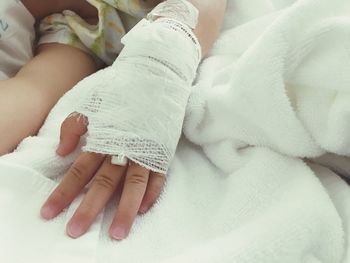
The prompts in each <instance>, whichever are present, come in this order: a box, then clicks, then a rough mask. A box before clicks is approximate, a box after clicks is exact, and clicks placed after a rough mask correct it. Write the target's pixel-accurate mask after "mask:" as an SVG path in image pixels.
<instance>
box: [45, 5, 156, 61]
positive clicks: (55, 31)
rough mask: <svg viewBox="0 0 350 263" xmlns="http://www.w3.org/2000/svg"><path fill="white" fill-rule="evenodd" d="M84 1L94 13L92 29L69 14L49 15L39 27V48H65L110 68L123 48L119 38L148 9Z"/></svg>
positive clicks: (68, 12)
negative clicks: (95, 20) (95, 19)
mask: <svg viewBox="0 0 350 263" xmlns="http://www.w3.org/2000/svg"><path fill="white" fill-rule="evenodd" d="M86 1H87V2H89V3H90V4H91V5H92V6H94V7H95V8H96V9H97V11H98V20H99V21H98V23H97V24H96V25H91V24H89V23H87V22H86V21H84V20H83V19H82V18H81V17H80V16H79V15H77V14H76V13H74V12H73V11H70V10H66V11H63V12H62V13H61V14H53V15H50V16H48V17H46V18H44V19H43V20H42V21H41V23H40V26H39V34H40V40H39V44H43V43H62V44H67V45H70V46H73V47H76V48H80V49H82V50H84V51H85V52H88V53H89V54H91V55H93V56H94V58H97V60H100V62H101V61H102V62H104V63H105V64H107V65H111V64H112V63H113V62H114V60H115V59H116V57H117V56H118V54H119V53H120V51H121V49H122V48H123V45H122V44H121V41H120V40H121V38H122V37H123V36H124V35H125V34H126V32H128V31H129V30H130V29H131V28H132V27H133V26H134V25H135V24H136V23H137V22H139V21H140V20H141V19H142V18H144V17H145V16H146V15H147V13H148V12H150V11H151V9H152V8H148V9H146V8H144V7H142V6H141V4H140V1H141V0H86Z"/></svg>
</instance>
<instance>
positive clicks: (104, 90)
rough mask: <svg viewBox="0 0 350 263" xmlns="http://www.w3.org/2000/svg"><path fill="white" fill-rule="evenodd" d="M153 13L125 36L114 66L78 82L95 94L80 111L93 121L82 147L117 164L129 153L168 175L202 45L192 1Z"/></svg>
mask: <svg viewBox="0 0 350 263" xmlns="http://www.w3.org/2000/svg"><path fill="white" fill-rule="evenodd" d="M165 6H166V8H163V7H165ZM171 6H174V10H173V11H171V10H172V8H171ZM179 6H182V7H181V8H182V9H183V10H182V12H181V15H180V16H178V17H177V16H176V15H175V13H176V12H177V11H179ZM161 10H165V13H163V12H162V11H161ZM154 11H155V12H154V13H153V12H151V13H150V14H149V16H148V17H149V18H148V19H143V20H142V21H141V22H139V23H138V24H137V25H136V26H135V27H134V28H133V29H132V30H131V31H130V32H129V33H128V34H127V35H125V36H124V38H123V39H122V43H123V44H124V45H125V47H124V49H123V50H122V52H121V53H120V55H119V56H118V58H117V60H116V61H115V62H114V63H113V65H112V66H110V67H108V68H106V69H104V70H101V71H99V72H97V73H95V74H94V75H92V76H90V77H88V78H86V79H85V80H83V81H81V82H80V83H79V84H78V85H84V86H89V87H90V89H89V90H90V91H91V92H89V94H88V95H87V96H86V97H84V98H83V99H82V103H80V104H79V105H78V106H77V109H76V111H77V112H79V113H81V114H84V115H85V116H87V117H88V121H89V126H88V134H87V137H86V145H85V146H84V147H83V151H88V152H95V153H102V154H108V155H112V156H114V159H118V160H119V161H118V163H119V162H122V160H123V158H124V157H125V158H128V159H129V160H132V161H134V162H136V163H138V164H140V165H142V166H143V167H145V168H147V169H150V170H152V171H154V172H159V173H164V174H165V173H166V172H167V170H168V168H169V165H170V162H171V160H172V158H173V156H174V154H175V150H176V147H177V144H178V141H179V138H180V135H181V131H182V124H183V120H184V115H185V108H186V105H187V101H188V98H189V95H190V91H191V86H192V83H193V80H194V78H195V75H196V71H197V68H198V65H199V63H200V60H201V47H200V45H199V42H198V40H197V38H196V36H195V35H194V33H193V32H192V30H191V27H195V26H196V23H197V22H196V21H197V19H198V10H197V9H196V8H195V7H194V6H193V5H192V4H190V3H188V2H187V1H184V0H171V1H166V2H164V3H162V4H160V5H159V6H158V8H157V7H156V8H155V9H154ZM172 13H173V15H171V14H172ZM167 16H169V17H167ZM188 16H189V17H188ZM156 17H160V18H158V19H156V20H154V18H156ZM89 87H86V88H89ZM116 157H118V158H116ZM112 163H113V162H112Z"/></svg>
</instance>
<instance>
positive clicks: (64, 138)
mask: <svg viewBox="0 0 350 263" xmlns="http://www.w3.org/2000/svg"><path fill="white" fill-rule="evenodd" d="M87 125H88V120H87V117H86V116H84V115H82V114H80V113H77V112H73V113H72V114H70V115H69V116H68V117H67V118H66V119H65V120H64V122H63V123H62V125H61V135H60V143H59V146H58V148H57V150H56V153H57V154H58V155H60V156H66V155H68V154H70V153H71V152H73V151H74V149H75V148H76V147H77V145H78V144H79V141H80V137H81V136H82V135H84V134H85V133H86V132H87Z"/></svg>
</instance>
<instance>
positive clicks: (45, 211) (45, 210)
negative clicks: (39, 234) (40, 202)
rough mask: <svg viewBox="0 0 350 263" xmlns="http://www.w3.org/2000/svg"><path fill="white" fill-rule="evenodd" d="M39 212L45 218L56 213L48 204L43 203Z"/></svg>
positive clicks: (52, 216) (49, 217) (50, 217)
mask: <svg viewBox="0 0 350 263" xmlns="http://www.w3.org/2000/svg"><path fill="white" fill-rule="evenodd" d="M40 214H41V216H42V217H43V218H45V219H52V218H54V217H55V215H56V210H55V209H54V208H53V207H51V206H49V205H44V206H43V207H42V208H41V211H40Z"/></svg>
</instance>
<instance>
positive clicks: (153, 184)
mask: <svg viewBox="0 0 350 263" xmlns="http://www.w3.org/2000/svg"><path fill="white" fill-rule="evenodd" d="M189 2H191V3H192V4H193V5H194V6H195V7H196V8H197V9H198V10H199V14H200V16H199V23H198V24H197V27H196V28H195V30H194V33H195V35H196V36H197V38H198V39H199V42H200V46H201V48H202V54H203V55H205V54H206V53H207V52H208V50H209V49H210V47H211V46H212V44H213V42H214V41H215V39H216V37H217V35H218V33H219V29H220V26H221V24H222V20H223V14H224V10H225V7H226V0H218V1H211V0H192V1H189ZM165 23H166V22H165ZM175 23H176V22H175ZM157 26H160V27H162V26H164V25H157ZM165 28H167V26H165ZM161 30H163V28H162V29H161ZM175 31H176V32H178V33H179V35H176V34H177V33H176V32H175V33H174V32H172V33H170V35H171V34H173V36H174V37H173V36H171V37H172V38H170V39H167V41H168V42H171V41H172V40H175V42H176V38H177V37H180V38H183V39H184V42H183V43H184V44H185V46H186V47H189V46H191V45H192V44H193V43H192V40H189V39H188V38H187V33H186V34H185V35H186V36H185V37H184V35H182V34H183V32H182V31H181V29H179V27H177V28H176V29H175ZM180 31H181V32H180ZM151 32H153V31H151ZM134 34H135V35H136V34H137V32H134ZM146 36H147V35H146ZM150 36H154V37H157V34H155V35H150ZM164 37H165V34H164ZM160 38H161V37H160ZM130 41H131V40H130ZM142 41H146V42H147V43H149V45H152V37H148V38H147V37H145V38H143V39H142ZM148 41H149V42H148ZM154 41H156V40H154ZM161 41H162V40H161ZM171 43H172V42H171ZM191 43H192V44H191ZM140 46H142V44H139V46H138V47H140ZM168 46H169V47H170V46H171V45H168ZM126 47H128V44H126ZM138 47H135V50H136V51H138V52H141V53H142V52H144V53H142V54H141V57H146V58H152V57H151V55H154V53H151V52H150V50H149V53H150V54H147V52H148V49H147V46H144V47H145V49H144V50H142V49H138ZM194 49H195V48H194V47H191V48H190V49H189V50H194ZM186 50H187V49H186ZM186 50H184V47H181V46H176V43H174V47H173V49H172V50H170V52H171V53H172V54H178V53H179V52H184V53H183V54H182V56H184V54H186V52H187V51H186ZM133 51H134V50H131V51H130V49H128V50H127V51H125V52H126V54H127V55H125V54H121V57H120V58H118V59H117V60H116V62H115V64H116V65H115V66H116V67H117V68H114V67H113V66H112V67H110V68H109V69H107V70H104V71H100V72H98V73H96V74H94V75H93V76H92V77H89V78H88V79H86V80H85V81H83V82H81V83H82V84H81V85H94V84H91V83H99V82H100V81H101V79H103V80H104V83H105V84H106V85H112V86H114V85H115V87H112V90H114V91H116V92H118V91H119V90H121V92H124V91H125V89H124V88H132V86H133V84H137V83H132V81H133V79H134V78H136V76H137V77H139V76H138V75H137V74H136V73H134V72H133V71H131V68H132V67H131V68H130V71H129V72H124V73H126V74H127V75H128V76H127V77H126V79H127V80H126V83H128V86H127V87H123V86H122V85H123V84H122V83H121V82H123V81H124V82H125V79H123V78H120V79H119V78H118V77H116V78H114V73H115V74H121V73H120V71H118V70H121V69H124V70H125V68H122V67H123V66H120V64H118V62H119V61H123V59H124V60H126V59H127V58H128V55H129V56H130V57H131V59H132V58H134V57H135V56H134V54H133V53H132V52H133ZM128 52H130V53H131V55H130V53H128ZM122 53H123V52H122ZM155 56H156V55H155ZM191 57H192V56H191ZM194 57H196V56H194ZM184 58H185V59H186V57H184ZM120 59H121V60H120ZM171 59H173V61H174V59H175V60H176V58H174V56H173V57H171ZM195 60H197V59H195ZM173 61H171V62H173ZM128 62H129V63H130V61H128ZM147 62H149V63H150V65H152V63H158V62H159V60H157V57H155V59H154V60H150V61H146V65H147ZM161 62H166V61H162V60H161ZM184 63H185V62H184ZM186 63H188V64H191V63H192V64H195V63H196V62H191V59H190V62H189V61H188V60H187V61H186ZM129 65H133V68H134V69H135V67H137V66H139V68H137V69H136V70H141V72H143V70H145V67H144V66H143V65H137V64H136V63H135V62H134V61H132V62H131V63H130V64H129ZM167 65H169V64H167ZM118 66H119V67H118ZM163 66H164V65H163ZM172 66H174V65H173V64H171V63H170V68H171V69H174V68H173V67H172ZM175 66H177V65H175ZM178 66H179V67H180V68H181V65H178ZM197 66H198V65H197ZM165 70H168V71H166V72H167V74H169V76H170V77H169V76H164V79H166V78H167V77H169V83H170V82H171V79H172V77H173V78H174V79H178V75H177V74H176V73H175V75H174V72H173V71H172V70H170V71H169V68H168V69H165ZM174 70H175V71H176V70H177V69H176V68H175V69H174ZM186 70H187V68H186ZM186 70H184V71H185V73H184V74H182V72H179V71H177V73H179V75H180V76H181V77H184V78H185V79H187V80H186V81H185V82H186V83H185V82H184V81H183V80H182V79H180V80H179V81H181V83H185V84H184V85H185V86H186V85H190V84H188V83H190V82H191V78H192V77H193V76H189V75H191V74H192V73H193V72H194V71H195V70H196V68H192V69H190V70H189V71H186ZM118 72H119V73H118ZM154 72H155V73H154V74H155V75H157V74H159V71H158V73H157V71H156V70H155V71H154ZM189 72H190V73H189ZM143 73H145V72H143ZM145 74H146V73H145ZM145 74H141V75H143V76H144V78H146V75H145ZM148 74H150V72H149V73H148ZM124 76H125V75H124ZM106 77H107V78H106ZM156 77H157V79H162V77H159V75H157V76H156ZM187 77H189V78H187ZM129 78H131V79H129ZM118 80H120V81H121V82H118ZM140 81H142V80H140ZM147 81H148V82H149V80H147ZM148 82H147V83H148ZM130 83H132V84H130ZM153 84H155V83H153ZM106 85H104V86H106ZM118 85H119V86H118ZM138 85H141V83H139V84H138ZM171 85H174V86H172V87H171V88H173V87H175V88H176V89H181V87H179V86H177V85H176V84H174V83H171ZM179 85H180V86H181V84H179ZM152 86H154V85H150V86H148V88H152ZM142 87H143V86H142ZM182 88H184V90H186V92H188V89H189V88H188V87H187V86H186V87H182ZM169 91H170V92H175V91H173V90H172V89H169ZM102 92H107V93H108V91H106V90H103V91H102ZM140 92H141V93H142V95H143V96H145V93H144V92H145V91H141V90H140ZM146 93H147V92H146ZM173 94H175V96H176V95H179V94H176V93H173ZM121 96H122V94H121ZM134 96H139V94H138V93H136V94H134ZM149 96H154V91H153V93H152V92H149ZM186 96H187V95H185V96H183V98H185V99H186ZM141 97H142V96H141ZM180 97H182V95H181V94H180ZM117 98H118V97H117ZM129 99H131V100H132V99H133V98H132V97H129ZM151 99H155V100H157V99H158V100H159V97H158V98H157V97H155V98H154V97H152V98H151ZM106 100H107V101H108V98H106ZM160 100H162V99H160ZM121 101H122V102H123V103H124V104H125V103H126V104H128V101H127V100H124V98H122V99H121ZM94 102H96V103H97V104H98V105H97V106H98V107H100V106H101V107H104V105H103V104H99V102H105V101H104V100H95V101H94ZM114 103H115V104H116V103H117V102H114ZM155 103H156V102H155ZM109 105H111V104H109ZM112 106H113V104H112ZM128 106H133V107H136V108H137V107H139V108H141V110H142V109H144V108H143V106H144V105H142V106H140V104H135V105H134V104H132V103H131V105H129V104H128ZM148 106H150V105H149V104H148ZM107 110H108V109H107ZM145 110H146V109H145ZM162 110H163V111H167V110H169V109H167V108H163V109H162ZM180 110H181V111H182V112H183V111H184V109H180ZM180 115H181V114H180ZM79 117H80V116H75V117H74V116H73V117H70V118H67V119H66V120H65V121H64V123H63V125H62V127H61V141H60V145H59V148H58V151H57V152H58V154H60V155H62V156H65V155H67V154H69V153H71V152H72V151H73V150H74V149H75V148H76V146H77V145H78V142H79V139H80V137H81V136H82V135H84V134H85V133H86V132H87V129H88V127H86V122H85V121H84V118H79ZM108 117H109V119H110V120H111V121H113V120H115V116H112V117H111V116H108ZM117 118H118V117H117ZM119 118H121V119H125V118H126V119H127V118H128V117H127V116H119ZM146 119H147V118H146ZM89 121H90V119H89ZM140 121H144V120H140ZM176 121H178V119H177V120H176ZM107 124H108V125H109V127H113V126H112V125H110V124H109V123H107ZM166 124H170V121H169V123H166ZM89 125H90V124H89ZM170 125H171V124H170ZM165 126H166V125H165ZM178 126H181V125H178ZM171 128H172V127H170V129H168V130H171ZM176 128H178V127H176ZM89 132H91V130H90V126H89ZM117 132H118V131H117ZM133 143H134V142H132V143H131V144H133ZM90 180H92V183H91V186H90V188H89V190H88V192H87V194H86V195H85V197H84V199H83V201H82V203H81V204H80V206H79V207H78V209H77V210H76V211H75V213H74V215H73V217H72V218H71V219H70V221H69V223H68V225H67V233H68V234H69V235H70V236H71V237H74V238H76V237H79V236H81V235H83V234H84V233H85V232H86V231H87V230H88V229H89V227H90V226H91V224H92V223H93V222H94V220H95V218H96V217H97V215H98V214H99V213H100V212H101V211H102V209H103V208H104V207H105V205H106V204H107V202H108V201H109V199H110V198H111V197H112V196H113V193H114V192H115V190H116V189H117V188H118V186H119V185H120V184H121V183H123V190H122V195H121V200H120V202H119V206H118V209H117V212H116V215H115V217H114V220H113V222H112V225H111V227H110V230H109V231H110V235H111V237H112V238H114V239H123V238H125V237H126V236H127V235H128V233H129V231H130V229H131V226H132V223H133V221H134V219H135V217H136V215H137V213H144V212H146V211H148V209H149V208H150V207H151V206H152V205H153V204H154V202H155V201H156V199H157V198H158V197H159V195H160V193H161V190H162V187H163V185H164V181H165V179H164V174H162V173H159V172H155V171H150V170H148V169H147V168H145V167H144V166H141V165H138V164H137V163H136V162H132V161H130V162H129V165H128V166H119V165H112V164H111V157H110V156H109V155H107V156H106V155H104V154H97V153H93V151H92V152H84V153H82V154H81V155H80V157H79V158H78V159H77V160H76V162H75V163H74V164H73V165H72V167H71V168H70V170H69V171H68V173H67V174H66V175H65V176H64V178H63V180H62V182H61V183H60V184H59V186H58V187H57V188H56V189H55V190H54V191H53V193H52V194H51V195H50V196H49V198H48V199H47V201H46V202H45V204H44V205H43V207H42V210H41V214H42V216H43V217H44V218H46V219H52V218H54V217H56V216H57V215H58V214H60V213H61V212H62V211H63V209H65V208H66V207H67V206H69V205H70V203H71V202H72V201H73V200H74V199H75V198H76V196H77V195H78V194H79V193H80V192H81V191H82V189H83V188H84V187H85V186H86V185H87V183H89V182H90Z"/></svg>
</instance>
